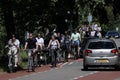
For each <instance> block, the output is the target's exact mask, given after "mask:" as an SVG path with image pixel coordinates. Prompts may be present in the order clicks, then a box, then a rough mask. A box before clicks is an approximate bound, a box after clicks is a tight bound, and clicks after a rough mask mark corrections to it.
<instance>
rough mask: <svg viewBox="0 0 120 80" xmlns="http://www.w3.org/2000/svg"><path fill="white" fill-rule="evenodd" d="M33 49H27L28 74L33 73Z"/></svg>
mask: <svg viewBox="0 0 120 80" xmlns="http://www.w3.org/2000/svg"><path fill="white" fill-rule="evenodd" d="M33 50H34V49H28V53H29V54H30V56H29V57H28V72H30V71H31V70H32V71H33V72H34V71H35V65H34V52H33Z"/></svg>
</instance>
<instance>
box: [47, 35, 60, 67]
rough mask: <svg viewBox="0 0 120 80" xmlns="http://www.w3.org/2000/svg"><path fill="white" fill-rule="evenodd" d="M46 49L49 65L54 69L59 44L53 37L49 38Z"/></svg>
mask: <svg viewBox="0 0 120 80" xmlns="http://www.w3.org/2000/svg"><path fill="white" fill-rule="evenodd" d="M47 48H50V54H51V65H52V67H56V57H57V49H58V48H60V43H59V41H58V40H57V39H56V37H55V36H52V37H51V40H50V41H49V44H48V47H47Z"/></svg>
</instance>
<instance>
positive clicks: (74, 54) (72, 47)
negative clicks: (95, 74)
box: [71, 41, 78, 60]
mask: <svg viewBox="0 0 120 80" xmlns="http://www.w3.org/2000/svg"><path fill="white" fill-rule="evenodd" d="M71 52H72V53H73V56H74V60H76V59H77V58H78V54H77V53H78V43H77V42H76V41H74V43H72V45H71Z"/></svg>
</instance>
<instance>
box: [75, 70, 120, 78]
mask: <svg viewBox="0 0 120 80" xmlns="http://www.w3.org/2000/svg"><path fill="white" fill-rule="evenodd" d="M77 80H120V71H112V70H111V71H100V72H98V73H95V74H91V75H87V76H83V77H81V78H79V79H77Z"/></svg>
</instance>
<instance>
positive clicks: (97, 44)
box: [83, 39, 120, 70]
mask: <svg viewBox="0 0 120 80" xmlns="http://www.w3.org/2000/svg"><path fill="white" fill-rule="evenodd" d="M119 55H120V54H119V50H118V48H117V46H116V44H115V42H114V41H113V40H110V39H91V40H89V41H88V42H87V45H86V47H85V50H84V52H83V58H84V60H83V68H84V69H85V70H87V69H88V68H89V67H96V66H97V67H106V66H110V67H115V68H116V69H118V68H119V65H120V57H119Z"/></svg>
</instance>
